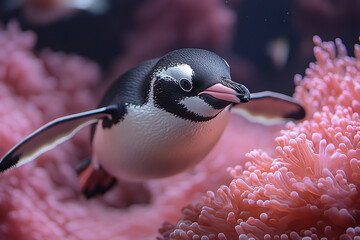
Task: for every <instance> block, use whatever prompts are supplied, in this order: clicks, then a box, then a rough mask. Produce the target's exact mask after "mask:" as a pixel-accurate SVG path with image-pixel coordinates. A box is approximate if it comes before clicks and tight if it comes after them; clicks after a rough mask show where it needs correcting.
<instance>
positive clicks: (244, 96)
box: [198, 80, 250, 103]
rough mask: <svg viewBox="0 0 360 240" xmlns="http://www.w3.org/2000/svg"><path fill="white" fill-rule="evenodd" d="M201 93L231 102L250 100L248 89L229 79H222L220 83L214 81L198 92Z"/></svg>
mask: <svg viewBox="0 0 360 240" xmlns="http://www.w3.org/2000/svg"><path fill="white" fill-rule="evenodd" d="M203 94H208V95H211V96H212V97H214V98H216V99H220V100H224V101H227V102H231V103H241V102H248V101H249V100H250V92H249V90H248V89H247V88H246V87H245V86H244V85H242V84H239V83H236V82H233V81H231V80H224V81H222V82H221V83H216V84H214V85H212V86H210V87H209V88H207V89H205V90H204V91H202V92H200V93H199V94H198V96H200V95H203Z"/></svg>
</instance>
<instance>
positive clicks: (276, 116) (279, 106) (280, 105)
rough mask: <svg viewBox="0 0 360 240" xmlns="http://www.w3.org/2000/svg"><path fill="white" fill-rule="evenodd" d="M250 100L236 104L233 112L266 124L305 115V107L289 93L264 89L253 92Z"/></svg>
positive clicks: (300, 117)
mask: <svg viewBox="0 0 360 240" xmlns="http://www.w3.org/2000/svg"><path fill="white" fill-rule="evenodd" d="M250 96H251V97H250V101H249V102H247V103H240V104H235V105H233V106H232V109H231V110H232V112H234V113H239V114H241V115H243V116H245V117H247V118H249V119H250V120H254V121H257V122H261V123H263V124H266V125H271V124H274V123H275V124H276V123H278V122H282V121H283V119H294V120H300V119H303V118H304V117H305V109H304V108H303V106H301V105H300V103H298V102H297V101H295V99H294V98H292V97H289V96H287V95H284V94H281V93H277V92H271V91H264V92H258V93H251V95H250Z"/></svg>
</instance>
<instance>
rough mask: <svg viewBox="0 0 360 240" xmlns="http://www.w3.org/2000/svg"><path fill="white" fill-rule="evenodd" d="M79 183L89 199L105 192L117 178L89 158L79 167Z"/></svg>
mask: <svg viewBox="0 0 360 240" xmlns="http://www.w3.org/2000/svg"><path fill="white" fill-rule="evenodd" d="M78 175H79V185H80V189H81V190H82V193H83V194H84V195H85V197H86V198H87V199H90V198H92V197H94V196H96V195H98V194H103V193H105V192H106V191H107V190H109V189H110V188H111V187H112V186H114V185H115V183H116V181H117V180H116V178H115V177H113V176H111V175H110V174H108V173H107V172H106V171H105V170H104V169H103V168H102V167H101V166H100V165H99V164H96V163H93V162H92V161H91V158H89V159H87V160H86V162H85V164H82V165H81V166H80V168H79V169H78Z"/></svg>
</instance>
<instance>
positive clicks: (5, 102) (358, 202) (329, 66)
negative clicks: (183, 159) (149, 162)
mask: <svg viewBox="0 0 360 240" xmlns="http://www.w3.org/2000/svg"><path fill="white" fill-rule="evenodd" d="M359 23H360V1H358V0H331V1H330V0H291V1H290V0H271V1H265V0H171V1H169V0H147V1H145V0H142V1H140V0H88V1H85V0H73V1H72V0H68V1H67V0H2V1H1V2H0V153H1V155H3V154H4V153H5V152H6V151H8V150H9V149H10V148H11V147H12V146H13V145H14V144H16V143H17V142H18V141H20V140H21V139H23V137H25V136H26V135H28V134H29V133H31V132H32V131H33V130H34V129H36V128H38V127H40V126H41V125H43V124H44V123H46V122H48V121H50V120H52V119H54V118H57V117H60V116H63V115H67V114H71V113H75V112H80V111H85V110H89V109H93V108H94V107H96V106H97V104H98V101H99V99H100V98H101V96H102V94H103V92H104V90H105V89H106V87H107V86H108V85H109V83H111V81H113V80H114V79H116V78H117V77H118V76H119V75H121V74H122V73H124V72H125V71H126V70H128V69H129V68H131V67H132V66H134V65H136V64H137V63H139V62H141V61H144V60H147V59H150V58H156V57H159V56H162V55H164V54H165V53H166V52H168V51H171V50H174V49H178V48H186V47H191V48H204V49H208V50H211V51H213V52H216V53H217V54H219V55H220V56H222V57H223V58H224V59H226V60H227V61H228V63H229V65H230V67H231V73H232V80H234V81H237V82H239V83H242V84H244V85H245V86H247V87H248V88H249V90H250V91H251V92H257V91H263V90H272V91H277V92H281V93H285V94H288V95H293V94H294V92H295V95H294V97H295V98H296V99H297V100H298V101H299V102H301V103H302V104H303V105H304V107H305V108H306V110H307V116H306V119H305V120H303V121H299V122H290V123H284V124H279V125H275V126H264V125H261V124H259V123H255V122H251V121H249V120H247V119H244V118H242V117H241V116H232V118H231V119H230V123H229V126H228V127H227V129H226V131H225V133H224V135H223V137H222V138H221V140H220V141H219V143H218V144H217V146H216V147H215V149H214V150H213V151H212V152H211V153H210V154H209V156H207V158H206V159H205V160H204V161H203V162H202V163H201V164H199V165H197V166H196V167H195V168H194V169H191V170H189V171H187V172H185V173H182V174H179V175H177V176H174V177H171V178H166V179H160V180H152V181H149V182H146V183H128V182H119V183H118V184H117V185H116V186H115V187H114V189H112V190H111V191H109V192H108V193H106V194H104V195H103V196H99V197H97V198H95V199H91V200H86V199H85V198H84V197H83V196H82V194H81V192H80V190H79V187H78V179H77V175H76V171H75V167H76V166H77V165H78V164H79V163H80V162H81V161H82V160H83V159H84V158H85V157H86V156H88V155H89V153H90V152H91V149H90V144H89V141H88V139H89V132H88V131H86V130H85V131H81V132H80V133H79V134H77V135H76V136H75V137H74V139H72V140H71V141H69V142H67V143H64V144H62V145H61V146H59V147H58V148H56V149H54V150H52V151H50V152H48V153H46V154H44V155H42V156H41V157H39V159H37V160H36V161H33V162H32V163H29V164H27V165H24V166H22V167H21V168H17V169H12V170H10V171H7V172H6V173H3V174H0V240H16V239H26V240H27V239H29V240H32V239H89V240H91V239H95V240H96V239H106V240H107V239H112V240H115V239H201V240H206V239H221V240H224V239H360V189H359V188H360V149H359V147H360V146H359V142H360V122H359V113H360V47H359V45H356V44H358V43H359V36H360V28H359ZM315 35H316V37H314V36H315ZM327 41H328V42H327ZM295 87H296V89H295Z"/></svg>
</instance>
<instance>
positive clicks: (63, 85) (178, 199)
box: [0, 23, 280, 240]
mask: <svg viewBox="0 0 360 240" xmlns="http://www.w3.org/2000/svg"><path fill="white" fill-rule="evenodd" d="M35 41H36V37H35V36H34V34H32V33H31V32H22V31H20V30H19V28H18V27H17V25H16V24H15V23H11V24H10V25H9V26H8V27H7V29H6V30H4V29H1V30H0V68H1V71H0V72H1V75H0V76H1V77H0V79H1V81H0V106H1V108H0V122H1V125H0V152H1V154H4V153H5V152H6V151H7V150H9V148H10V147H12V146H13V145H14V144H15V143H16V142H18V141H20V140H21V139H22V138H23V137H24V136H26V135H27V134H29V133H30V132H32V131H33V130H34V129H36V128H37V127H39V126H41V125H42V124H44V123H45V122H47V121H49V120H52V119H53V118H56V117H59V116H63V115H66V114H70V113H73V112H77V111H83V110H88V109H91V108H93V107H94V106H96V105H97V101H96V100H97V99H98V97H99V96H98V95H99V94H100V93H98V92H96V91H94V90H92V89H93V88H94V87H95V86H96V83H97V81H98V79H99V78H100V75H99V70H98V68H97V66H96V65H95V64H94V63H91V62H89V61H86V60H84V59H82V58H80V57H76V56H70V55H66V54H63V53H54V52H52V51H50V50H46V51H42V52H40V54H35V53H34V52H33V51H32V48H33V46H34V44H35ZM279 129H280V127H279V126H276V127H273V128H268V127H265V126H261V125H259V124H254V123H249V122H247V121H246V120H244V119H243V118H241V117H240V116H234V117H233V118H232V119H231V121H230V124H229V127H228V128H227V130H226V132H225V133H224V135H223V137H222V139H221V140H220V142H219V144H218V146H217V147H216V148H215V149H214V151H213V152H212V153H211V154H210V155H209V157H208V158H207V159H205V160H204V161H203V162H202V163H201V164H199V165H198V166H197V167H195V168H194V169H192V170H190V171H189V172H185V173H183V174H180V175H177V176H174V177H172V178H167V179H161V180H156V181H151V182H148V183H146V184H145V187H144V186H139V185H138V184H129V183H123V182H120V183H119V184H117V185H116V186H115V188H114V189H112V190H111V191H110V192H108V193H106V194H105V195H104V196H100V197H98V198H96V199H91V200H89V201H87V200H86V199H85V198H84V197H83V196H82V194H81V193H80V189H79V187H78V178H77V176H76V172H75V170H74V168H75V166H76V165H77V164H78V163H79V161H80V160H81V159H83V158H84V157H86V156H87V155H88V154H89V153H90V149H89V145H90V144H89V141H88V131H81V132H79V133H78V134H77V135H76V136H75V138H74V139H72V140H71V141H70V142H66V143H64V144H62V145H61V146H59V147H57V148H56V149H54V150H52V151H50V152H47V153H45V154H44V155H42V156H40V157H39V158H38V159H37V160H35V161H33V162H31V163H28V164H26V165H24V166H21V167H20V168H16V169H11V170H9V171H7V172H5V173H2V174H0V239H12V240H16V239H27V240H33V239H54V240H57V239H59V240H60V239H61V240H62V239H87V240H92V239H94V240H98V239H154V238H155V237H156V235H157V234H158V232H157V229H158V227H159V226H160V225H161V223H162V222H163V221H164V220H168V221H171V222H174V221H176V219H178V218H179V216H180V214H181V208H182V207H183V206H184V205H185V204H187V203H189V202H190V201H195V200H197V199H198V198H199V196H201V195H202V194H204V193H205V192H206V191H207V190H209V189H210V190H215V189H216V188H217V187H218V186H219V185H220V184H227V183H228V182H229V181H230V180H231V179H230V177H229V176H228V175H227V174H226V168H227V167H228V166H229V165H234V164H235V163H236V162H238V161H237V159H239V158H240V157H241V156H243V155H244V154H245V153H246V152H247V151H250V150H251V149H253V148H255V147H261V148H264V149H265V150H267V151H271V149H272V148H273V146H274V143H273V139H274V137H275V136H276V135H277V134H278V133H279ZM239 132H240V133H241V134H238V133H239ZM259 134H262V135H263V138H262V139H260V140H258V139H257V138H258V135H259ZM239 145H241V146H242V148H241V150H238V149H237V148H238V146H239ZM149 198H150V199H149ZM134 203H143V204H134ZM144 203H147V204H144ZM132 204H133V205H132ZM128 205H132V206H131V207H128V208H126V206H128Z"/></svg>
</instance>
